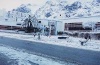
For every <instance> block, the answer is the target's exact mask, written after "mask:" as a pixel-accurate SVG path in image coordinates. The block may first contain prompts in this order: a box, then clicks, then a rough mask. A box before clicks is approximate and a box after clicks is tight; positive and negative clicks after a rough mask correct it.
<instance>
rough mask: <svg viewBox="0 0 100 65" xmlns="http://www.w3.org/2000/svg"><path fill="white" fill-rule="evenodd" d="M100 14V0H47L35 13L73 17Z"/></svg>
mask: <svg viewBox="0 0 100 65" xmlns="http://www.w3.org/2000/svg"><path fill="white" fill-rule="evenodd" d="M97 15H100V0H87V1H82V0H74V1H73V2H70V3H69V1H65V0H55V1H47V2H46V3H45V5H44V6H42V7H41V8H39V9H38V10H37V12H36V14H35V16H36V17H37V18H42V19H44V18H50V19H51V18H53V19H54V18H56V19H62V18H73V17H87V16H97Z"/></svg>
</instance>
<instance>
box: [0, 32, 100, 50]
mask: <svg viewBox="0 0 100 65" xmlns="http://www.w3.org/2000/svg"><path fill="white" fill-rule="evenodd" d="M0 36H2V37H9V38H16V39H21V40H28V41H33V42H42V43H45V44H53V45H60V46H66V47H73V48H79V49H85V50H93V51H100V41H99V40H89V41H88V42H86V43H85V45H84V46H82V45H81V44H80V41H83V40H84V39H82V38H75V37H68V38H67V39H63V40H61V39H58V37H59V36H50V37H47V36H41V39H40V40H38V36H36V37H34V35H23V34H14V33H4V32H0Z"/></svg>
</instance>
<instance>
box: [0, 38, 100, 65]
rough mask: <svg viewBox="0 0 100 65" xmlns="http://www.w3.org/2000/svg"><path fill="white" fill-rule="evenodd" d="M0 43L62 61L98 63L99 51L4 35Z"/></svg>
mask: <svg viewBox="0 0 100 65" xmlns="http://www.w3.org/2000/svg"><path fill="white" fill-rule="evenodd" d="M1 43H2V44H5V45H9V46H12V47H15V48H19V49H26V50H28V51H31V52H36V53H41V54H45V55H49V56H53V57H57V58H60V59H62V60H64V61H66V60H71V61H75V62H79V63H82V65H100V52H95V51H88V50H82V49H76V48H70V47H63V46H57V45H51V44H43V43H37V42H30V41H24V40H18V39H11V38H6V37H3V38H0V44H1Z"/></svg>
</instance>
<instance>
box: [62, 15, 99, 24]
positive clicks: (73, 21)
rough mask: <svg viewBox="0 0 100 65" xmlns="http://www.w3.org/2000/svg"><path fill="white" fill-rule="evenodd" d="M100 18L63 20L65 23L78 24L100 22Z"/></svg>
mask: <svg viewBox="0 0 100 65" xmlns="http://www.w3.org/2000/svg"><path fill="white" fill-rule="evenodd" d="M99 19H100V16H92V17H82V18H69V19H62V21H63V22H64V23H77V22H100V20H99Z"/></svg>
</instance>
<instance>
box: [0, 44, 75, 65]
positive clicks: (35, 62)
mask: <svg viewBox="0 0 100 65" xmlns="http://www.w3.org/2000/svg"><path fill="white" fill-rule="evenodd" d="M0 53H3V54H4V55H6V56H7V57H8V58H10V59H12V60H14V62H15V64H14V63H13V64H12V65H66V64H67V65H75V64H73V63H69V62H68V63H67V62H66V63H65V62H62V61H58V60H57V61H56V60H54V59H50V58H47V57H42V56H38V55H35V54H33V53H28V52H26V51H24V50H20V49H14V48H12V47H9V46H5V45H0ZM8 62H10V61H8Z"/></svg>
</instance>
